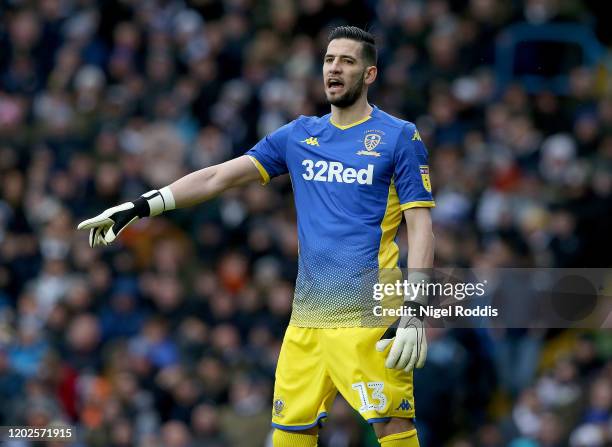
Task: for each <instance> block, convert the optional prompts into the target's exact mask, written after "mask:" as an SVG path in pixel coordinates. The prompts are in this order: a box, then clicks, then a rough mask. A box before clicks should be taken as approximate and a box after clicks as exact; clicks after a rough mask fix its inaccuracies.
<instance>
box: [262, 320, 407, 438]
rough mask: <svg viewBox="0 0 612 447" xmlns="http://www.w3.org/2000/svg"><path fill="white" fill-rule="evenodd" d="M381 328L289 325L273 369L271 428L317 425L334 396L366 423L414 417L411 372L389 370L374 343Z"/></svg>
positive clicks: (385, 354) (303, 428)
mask: <svg viewBox="0 0 612 447" xmlns="http://www.w3.org/2000/svg"><path fill="white" fill-rule="evenodd" d="M384 332H385V328H334V329H315V328H302V327H296V326H289V327H288V328H287V332H286V333H285V338H284V340H283V346H282V348H281V352H280V356H279V358H278V365H277V367H276V382H275V385H274V400H273V405H272V426H273V427H276V428H280V429H283V430H305V429H308V428H312V427H314V426H316V425H320V424H321V421H322V420H323V419H324V418H326V417H327V414H328V412H329V410H330V409H331V406H332V404H333V402H334V399H335V397H336V395H337V393H338V391H339V392H340V394H341V395H342V396H343V397H344V398H345V399H346V401H347V402H348V403H349V404H350V405H351V406H352V407H353V408H354V409H355V410H357V411H359V413H360V414H361V416H362V417H363V418H364V419H365V420H366V421H368V422H369V423H374V422H383V421H385V420H388V419H389V418H391V417H403V418H414V397H413V394H412V372H410V373H406V372H404V371H403V370H396V369H388V368H386V367H385V358H386V356H387V353H388V352H389V349H391V348H390V346H389V347H387V349H386V350H385V351H384V352H377V351H376V347H375V346H376V342H377V341H378V340H379V339H380V337H381V335H382V334H383V333H384Z"/></svg>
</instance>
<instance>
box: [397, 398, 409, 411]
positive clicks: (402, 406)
mask: <svg viewBox="0 0 612 447" xmlns="http://www.w3.org/2000/svg"><path fill="white" fill-rule="evenodd" d="M411 408H412V406H411V405H410V402H408V399H402V401H401V402H400V404H399V405H398V406H397V408H396V410H402V411H408V410H410V409H411Z"/></svg>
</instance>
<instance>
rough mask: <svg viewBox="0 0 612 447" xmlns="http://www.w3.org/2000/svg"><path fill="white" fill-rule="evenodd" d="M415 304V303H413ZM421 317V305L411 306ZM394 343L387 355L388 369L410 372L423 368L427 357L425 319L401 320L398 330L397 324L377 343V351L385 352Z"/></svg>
mask: <svg viewBox="0 0 612 447" xmlns="http://www.w3.org/2000/svg"><path fill="white" fill-rule="evenodd" d="M413 304H414V303H413ZM408 307H412V309H414V310H415V311H416V315H419V307H420V306H419V305H416V306H414V305H409V306H408ZM391 342H393V345H392V346H391V350H390V351H389V354H388V355H387V361H386V362H385V366H386V367H387V368H395V369H403V370H404V371H406V372H410V371H411V370H412V369H413V368H414V367H415V366H416V367H417V368H422V367H423V365H425V358H426V357H427V340H426V338H425V328H424V327H423V319H422V318H421V317H420V316H419V317H418V318H417V317H416V316H415V317H410V316H403V317H401V318H400V320H399V323H398V324H397V328H396V327H395V324H394V325H393V326H392V327H390V328H389V329H387V331H386V332H385V333H384V334H383V335H382V337H381V338H380V340H379V341H378V342H377V343H376V350H377V351H378V352H383V351H384V350H385V349H386V348H387V346H389V344H390V343H391Z"/></svg>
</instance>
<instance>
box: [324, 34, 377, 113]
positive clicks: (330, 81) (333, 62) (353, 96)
mask: <svg viewBox="0 0 612 447" xmlns="http://www.w3.org/2000/svg"><path fill="white" fill-rule="evenodd" d="M361 51H362V50H361V43H360V42H357V41H354V40H350V39H334V40H332V41H331V42H330V43H329V45H328V46H327V52H326V53H325V58H324V60H323V82H324V85H325V96H326V97H327V100H328V101H329V102H330V104H332V105H334V106H336V107H340V108H344V107H349V106H351V105H353V104H354V103H355V101H357V99H358V98H359V97H360V96H361V93H362V92H363V88H364V86H365V82H364V81H365V77H366V68H367V67H366V64H365V61H364V60H363V56H362V54H361Z"/></svg>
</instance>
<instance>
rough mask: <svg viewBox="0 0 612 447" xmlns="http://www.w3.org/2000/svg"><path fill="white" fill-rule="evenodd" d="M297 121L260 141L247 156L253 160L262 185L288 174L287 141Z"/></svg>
mask: <svg viewBox="0 0 612 447" xmlns="http://www.w3.org/2000/svg"><path fill="white" fill-rule="evenodd" d="M294 123H295V121H292V122H290V123H288V124H285V125H284V126H282V127H280V128H278V129H277V130H275V131H274V132H272V133H271V134H269V135H267V136H266V137H264V138H262V139H261V140H259V142H258V143H257V144H256V145H255V146H253V147H252V148H251V149H250V150H249V151H247V153H246V155H248V156H249V157H250V158H251V161H253V163H254V164H255V166H256V167H257V169H258V170H259V173H260V174H261V178H262V184H264V185H265V184H267V183H268V182H269V181H270V179H272V178H274V177H277V176H279V175H282V174H286V173H287V171H288V170H287V161H286V157H285V155H286V152H287V141H288V139H289V135H290V134H291V131H292V130H293V126H294Z"/></svg>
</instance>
